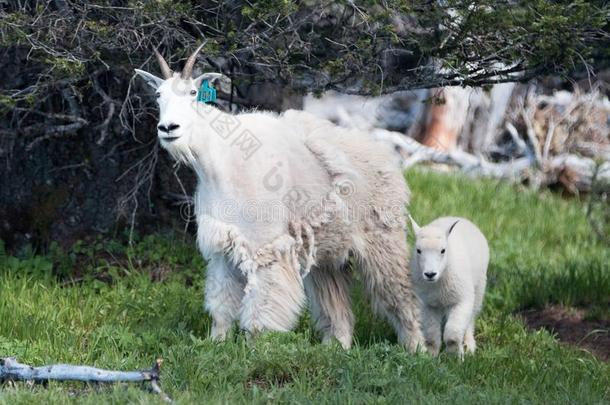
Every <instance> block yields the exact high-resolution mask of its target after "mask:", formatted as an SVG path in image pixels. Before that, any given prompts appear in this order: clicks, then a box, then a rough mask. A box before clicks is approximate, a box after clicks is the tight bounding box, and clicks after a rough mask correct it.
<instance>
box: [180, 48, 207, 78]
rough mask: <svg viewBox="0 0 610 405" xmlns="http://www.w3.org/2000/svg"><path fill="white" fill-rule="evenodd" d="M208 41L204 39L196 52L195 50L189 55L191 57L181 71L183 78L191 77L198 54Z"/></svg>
mask: <svg viewBox="0 0 610 405" xmlns="http://www.w3.org/2000/svg"><path fill="white" fill-rule="evenodd" d="M206 42H207V41H204V42H203V43H202V44H201V45H199V46H198V47H197V49H195V52H193V53H192V54H191V56H189V58H188V59H187V60H186V63H185V64H184V68H183V69H182V73H180V77H182V78H183V79H190V77H191V74H192V73H193V66H195V61H196V60H197V54H198V53H199V51H201V49H202V48H203V47H204V46H205V44H206Z"/></svg>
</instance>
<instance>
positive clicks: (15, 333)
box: [0, 172, 610, 404]
mask: <svg viewBox="0 0 610 405" xmlns="http://www.w3.org/2000/svg"><path fill="white" fill-rule="evenodd" d="M407 178H408V180H409V184H410V187H411V190H412V192H413V199H412V207H411V210H412V213H413V214H414V216H415V218H416V219H417V220H418V221H419V222H420V224H423V223H427V222H428V221H429V220H431V219H433V218H435V217H436V216H439V215H445V214H453V215H461V216H466V217H469V218H471V219H472V220H473V221H474V222H476V223H477V224H479V225H480V227H481V229H482V230H483V232H484V233H485V234H486V235H487V237H488V239H489V241H490V245H491V250H492V258H491V265H490V269H489V283H488V286H489V287H488V294H487V297H486V300H485V307H484V311H483V313H482V316H481V317H480V318H479V320H478V323H477V327H478V331H477V340H478V343H479V350H478V351H477V353H476V355H474V356H471V357H467V358H466V360H465V361H464V363H459V362H458V361H457V360H456V359H455V358H452V357H449V356H446V355H441V356H440V357H439V358H431V357H429V356H427V355H425V354H420V355H416V356H413V355H409V354H407V353H406V352H405V351H404V350H403V349H402V348H401V347H399V346H397V345H396V344H395V337H394V335H393V333H392V331H391V329H390V328H389V327H388V325H387V324H386V323H385V322H382V321H380V320H379V319H377V318H376V317H375V316H374V315H373V314H372V313H371V312H370V309H369V307H368V305H367V304H366V301H365V300H364V299H363V297H362V293H361V291H360V290H359V289H358V288H357V289H356V291H355V292H354V302H355V311H356V314H357V326H356V337H355V339H356V344H355V347H354V348H353V349H352V350H350V351H343V350H341V349H340V348H339V347H338V346H336V345H334V346H322V345H320V344H319V339H318V337H317V336H316V335H315V333H314V332H313V331H312V329H311V325H310V321H309V318H308V315H307V314H305V315H304V316H303V318H302V321H301V322H300V325H299V327H298V329H297V330H296V331H295V332H294V333H289V334H266V335H263V336H261V337H260V338H258V339H257V340H256V341H255V342H254V343H252V344H249V343H247V342H246V341H245V339H244V337H243V336H242V335H241V334H239V333H236V334H235V336H234V337H233V338H232V339H231V340H230V341H228V342H225V343H214V342H211V341H210V340H209V339H207V338H206V336H207V334H208V330H209V328H210V319H209V318H208V317H207V315H205V314H204V312H203V309H202V295H203V293H202V289H203V277H202V271H201V269H203V267H204V263H203V261H202V260H201V259H200V257H199V255H198V253H197V252H196V250H195V249H194V248H193V243H192V241H189V240H184V237H182V236H174V237H171V236H159V235H157V236H152V237H147V238H144V239H141V240H140V241H139V242H138V243H137V244H136V245H134V246H133V247H130V248H126V247H124V246H121V245H120V244H118V243H108V242H103V243H102V242H88V243H82V244H77V245H76V246H75V247H74V248H73V249H72V250H71V251H70V252H61V251H60V250H59V249H58V248H53V249H51V252H50V253H49V255H47V256H45V257H39V256H33V255H29V254H27V253H24V254H23V255H22V257H20V258H19V259H18V258H14V257H8V256H7V255H6V254H5V253H3V249H1V248H0V357H4V356H8V355H11V356H16V357H18V359H19V360H20V361H21V362H23V363H28V364H32V365H43V364H52V363H60V362H61V363H79V364H88V365H95V366H98V367H104V368H111V369H124V370H127V369H141V368H147V367H149V366H150V365H151V364H152V362H153V360H154V359H155V358H156V357H157V356H160V357H162V358H163V359H165V365H164V369H163V370H162V382H161V385H162V387H163V388H164V389H165V391H166V392H167V393H168V394H169V395H170V396H171V397H172V398H174V399H175V400H176V401H177V402H179V403H244V402H248V403H250V402H255V403H263V402H276V401H278V402H298V403H314V402H315V403H410V402H417V403H420V402H421V403H426V404H434V403H443V404H444V403H484V404H493V403H511V404H512V403H575V404H595V403H608V402H610V365H609V364H608V363H602V362H600V361H598V360H596V359H595V358H594V357H593V356H592V355H590V354H589V353H587V352H585V351H582V350H578V349H575V348H570V347H566V346H565V345H561V344H559V343H558V342H557V341H556V340H555V339H554V338H553V336H552V335H551V334H549V333H547V332H544V331H538V332H532V331H529V330H527V329H526V328H525V327H524V326H523V323H522V322H521V321H520V320H519V318H517V317H515V316H514V315H513V314H514V313H515V311H517V310H519V309H522V308H528V307H539V306H543V305H544V304H545V303H561V304H565V305H569V306H584V307H587V308H590V310H591V312H590V313H592V314H595V315H596V316H604V317H608V316H609V315H610V314H609V309H608V303H609V302H610V268H609V266H610V264H609V263H610V251H609V249H608V247H607V246H603V245H602V244H601V243H600V242H597V241H596V240H595V238H594V237H593V236H592V235H591V229H590V226H589V224H588V222H587V220H586V218H585V215H584V207H583V205H582V204H580V203H578V202H576V201H566V200H562V199H560V198H558V197H557V196H554V195H551V194H549V193H543V194H534V193H531V192H528V191H525V190H523V189H520V188H517V187H513V186H507V185H504V184H498V183H494V182H487V181H486V182H472V181H470V180H468V179H465V178H462V177H454V176H443V175H438V174H430V173H424V172H411V173H408V175H407ZM75 267H77V268H78V270H79V271H78V277H79V280H77V282H73V283H71V282H67V281H66V278H65V277H64V276H63V275H64V274H68V273H69V272H73V271H74V268H75ZM405 271H406V270H405ZM72 402H74V403H95V404H99V403H125V402H133V403H155V402H161V401H160V399H159V398H158V397H157V396H155V395H153V394H150V393H148V392H147V391H146V390H144V389H142V388H141V387H140V386H138V385H115V386H84V385H82V384H66V383H51V384H49V385H48V387H46V388H45V387H42V386H35V387H29V386H27V385H26V384H23V383H18V384H16V386H15V387H11V386H8V385H4V386H1V387H0V403H3V404H20V403H21V404H26V403H27V404H30V403H51V404H53V403H56V404H65V403H72Z"/></svg>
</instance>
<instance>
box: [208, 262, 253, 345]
mask: <svg viewBox="0 0 610 405" xmlns="http://www.w3.org/2000/svg"><path fill="white" fill-rule="evenodd" d="M244 285H245V280H244V278H243V276H242V275H241V274H240V273H239V272H238V271H237V270H236V269H235V268H234V267H233V266H231V265H230V264H229V263H228V262H227V261H226V259H225V257H224V256H222V255H214V256H212V258H211V260H210V261H209V262H208V265H207V273H206V282H205V296H204V306H205V309H206V310H207V311H208V312H209V313H210V315H211V316H212V330H211V333H210V336H211V337H212V338H213V339H216V340H224V339H225V337H226V335H227V332H228V331H229V330H230V329H231V326H232V325H233V321H235V320H237V317H238V315H239V307H240V304H241V301H242V297H243V295H244Z"/></svg>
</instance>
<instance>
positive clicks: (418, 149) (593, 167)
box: [373, 129, 610, 194]
mask: <svg viewBox="0 0 610 405" xmlns="http://www.w3.org/2000/svg"><path fill="white" fill-rule="evenodd" d="M373 135H374V137H375V138H376V139H378V140H382V141H386V142H389V143H391V144H392V145H393V146H394V148H395V149H396V150H398V151H399V152H400V153H401V155H402V156H406V157H404V158H403V160H402V166H403V168H405V169H407V168H410V167H412V166H413V165H414V164H416V163H436V164H444V165H448V166H453V167H458V168H460V169H461V170H462V171H463V172H465V173H467V174H468V175H472V176H476V177H491V178H496V179H505V180H510V181H514V182H520V181H523V180H524V179H534V178H535V179H536V181H537V182H539V183H540V185H549V184H554V183H561V184H562V185H563V186H564V187H566V189H568V190H569V191H571V192H572V193H574V194H577V193H579V192H589V191H591V188H592V185H593V182H594V181H595V182H597V183H598V184H601V185H602V186H604V185H605V187H606V188H608V189H610V162H605V163H602V164H598V163H596V162H595V160H593V159H590V158H586V157H581V156H577V155H574V154H562V155H559V156H555V157H553V158H552V159H549V160H547V161H545V162H544V165H543V167H542V168H539V167H538V166H537V164H536V160H535V159H534V158H532V157H522V158H517V159H514V160H512V161H509V162H500V163H494V162H490V161H487V160H485V159H484V158H483V157H481V156H479V157H477V156H474V155H472V154H470V153H467V152H464V151H461V150H454V151H450V152H445V151H440V150H437V149H434V148H430V147H427V146H425V145H422V144H420V143H419V142H417V141H415V140H414V139H411V138H408V137H406V136H404V135H403V134H401V133H398V132H392V131H387V130H383V129H376V130H374V131H373Z"/></svg>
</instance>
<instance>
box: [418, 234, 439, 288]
mask: <svg viewBox="0 0 610 405" xmlns="http://www.w3.org/2000/svg"><path fill="white" fill-rule="evenodd" d="M435 231H436V230H431V229H427V230H425V231H423V232H425V235H422V232H420V233H419V234H418V235H417V241H416V244H415V257H414V258H413V260H417V264H418V266H417V268H418V270H419V271H418V274H414V276H415V277H419V278H421V279H422V280H423V281H425V282H429V283H434V282H436V281H438V279H439V278H440V277H441V276H442V274H443V271H444V270H445V268H446V267H447V235H446V233H445V232H443V231H442V230H438V232H435Z"/></svg>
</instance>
